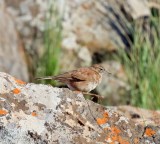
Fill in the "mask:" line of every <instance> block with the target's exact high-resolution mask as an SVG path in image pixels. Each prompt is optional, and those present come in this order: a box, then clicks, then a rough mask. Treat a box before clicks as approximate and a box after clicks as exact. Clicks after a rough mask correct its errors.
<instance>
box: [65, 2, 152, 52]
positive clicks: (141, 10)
mask: <svg viewBox="0 0 160 144" xmlns="http://www.w3.org/2000/svg"><path fill="white" fill-rule="evenodd" d="M65 6H66V7H65V9H64V21H63V34H64V37H65V39H63V41H64V42H63V43H65V42H66V40H70V39H72V36H73V35H76V38H75V39H76V40H77V44H79V45H80V46H86V47H87V48H89V50H90V51H91V52H97V51H99V50H101V49H103V50H106V51H113V50H117V49H119V48H125V47H128V45H130V40H129V37H128V35H130V32H129V31H130V30H129V29H131V21H130V18H132V19H133V20H137V19H138V18H141V17H145V16H150V8H149V7H148V5H147V1H146V0H141V1H139V0H134V1H132V0H119V1H117V0H100V1H96V0H89V1H86V0H80V1H77V0H73V1H66V3H65ZM124 12H125V13H124ZM70 37H71V38H70ZM74 46H75V48H76V47H77V45H76V44H75V43H74ZM67 47H68V46H67ZM70 47H72V48H73V44H72V43H71V46H70Z"/></svg>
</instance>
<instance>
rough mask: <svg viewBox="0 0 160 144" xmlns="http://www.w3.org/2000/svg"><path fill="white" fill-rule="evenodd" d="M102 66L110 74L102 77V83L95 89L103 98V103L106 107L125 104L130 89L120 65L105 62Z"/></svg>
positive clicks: (113, 62) (114, 62)
mask: <svg viewBox="0 0 160 144" xmlns="http://www.w3.org/2000/svg"><path fill="white" fill-rule="evenodd" d="M102 65H103V66H104V68H105V69H106V70H107V71H109V72H110V73H111V74H110V75H107V74H105V75H103V79H102V82H101V83H100V84H99V86H98V87H97V88H96V90H97V92H98V93H99V94H100V95H102V96H104V97H105V100H104V101H103V102H104V103H105V104H108V105H119V104H123V105H124V104H126V103H127V102H128V95H127V93H128V91H129V89H130V88H129V85H128V83H127V78H126V74H125V71H124V69H123V67H122V65H121V64H120V63H119V62H116V61H107V62H104V63H102ZM122 97H123V98H122Z"/></svg>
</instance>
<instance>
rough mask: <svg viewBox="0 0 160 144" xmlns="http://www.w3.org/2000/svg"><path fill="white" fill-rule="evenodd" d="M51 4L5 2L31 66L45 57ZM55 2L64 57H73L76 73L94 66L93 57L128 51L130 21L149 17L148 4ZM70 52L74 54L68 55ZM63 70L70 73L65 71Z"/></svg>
mask: <svg viewBox="0 0 160 144" xmlns="http://www.w3.org/2000/svg"><path fill="white" fill-rule="evenodd" d="M51 2H53V1H52V0H34V1H33V0H23V1H21V0H12V1H10V0H5V3H6V5H7V10H8V12H9V13H10V14H11V15H13V16H14V17H15V19H14V20H15V22H16V28H17V29H18V31H19V33H20V35H21V36H22V39H23V42H24V46H25V49H26V50H27V52H28V53H29V55H30V56H31V58H30V61H31V62H30V65H36V64H33V63H36V62H37V58H39V57H40V56H41V55H42V53H43V49H44V39H43V38H44V37H43V35H44V31H45V30H46V26H45V25H46V21H45V18H46V16H50V13H49V8H50V7H51V6H52V5H51ZM55 2H56V3H54V6H55V5H57V7H58V10H59V13H60V16H62V20H63V21H62V27H63V29H62V31H61V32H62V48H63V49H64V50H62V51H64V52H62V53H65V54H62V55H66V57H68V56H72V57H71V58H69V59H71V60H72V59H74V62H73V64H72V63H71V64H72V66H71V67H73V69H75V68H77V67H79V66H88V65H89V64H91V62H90V61H91V58H92V54H93V53H95V52H99V51H101V50H105V51H114V50H117V49H119V48H125V47H129V45H130V44H131V42H130V40H129V37H128V35H130V28H132V25H131V23H133V22H132V21H130V19H129V18H128V17H131V18H132V19H134V20H136V19H138V18H140V17H143V16H149V14H150V9H149V7H148V6H147V4H146V3H147V1H146V0H141V1H138V0H134V2H132V1H131V0H119V1H117V0H100V1H97V0H89V1H86V0H78V1H77V0H72V1H70V0H69V1H64V0H60V1H55ZM137 7H138V8H137ZM128 15H129V16H128ZM54 17H58V16H57V15H55V14H54V13H53V16H51V17H50V21H49V22H50V24H49V25H50V26H51V27H54V25H55V23H54V22H55V19H54ZM54 29H56V28H55V27H54ZM84 48H87V49H88V51H89V54H88V52H87V53H86V50H85V54H86V55H85V57H82V54H83V52H84ZM81 49H83V50H82V51H81ZM69 52H71V53H72V54H71V55H70V54H68V53H69ZM79 53H82V54H79ZM33 57H34V59H33ZM60 61H62V62H61V63H62V64H63V63H65V62H66V59H63V57H62V58H60ZM67 63H68V62H67ZM77 63H78V64H77ZM61 66H62V65H61ZM63 66H64V65H63ZM67 67H68V64H67ZM63 69H64V71H66V70H67V68H66V67H64V68H63Z"/></svg>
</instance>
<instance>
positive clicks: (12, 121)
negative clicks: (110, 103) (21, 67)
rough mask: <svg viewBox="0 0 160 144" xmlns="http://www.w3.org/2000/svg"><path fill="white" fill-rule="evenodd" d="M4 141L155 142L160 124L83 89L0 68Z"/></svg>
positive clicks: (51, 143)
mask: <svg viewBox="0 0 160 144" xmlns="http://www.w3.org/2000/svg"><path fill="white" fill-rule="evenodd" d="M0 122H1V123H0V124H1V125H0V141H1V143H2V144H10V143H12V144H22V143H25V144H35V143H41V144H45V143H48V144H56V143H60V144H64V143H66V144H71V143H76V144H81V143H84V144H85V143H121V144H129V143H155V144H158V142H159V140H160V130H159V127H158V126H152V125H148V126H143V125H139V124H137V123H135V122H133V121H132V120H130V119H128V118H126V117H125V116H123V115H121V114H119V113H118V112H117V111H116V110H114V108H105V107H104V106H101V105H98V104H96V103H93V102H92V101H89V100H85V99H84V97H83V95H82V94H81V93H79V94H76V93H74V92H72V91H70V90H69V89H64V88H56V87H52V86H49V85H43V84H33V83H28V84H26V83H24V82H22V81H21V80H17V79H15V78H14V77H12V76H10V75H8V74H6V73H0Z"/></svg>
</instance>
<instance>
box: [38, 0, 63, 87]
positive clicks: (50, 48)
mask: <svg viewBox="0 0 160 144" xmlns="http://www.w3.org/2000/svg"><path fill="white" fill-rule="evenodd" d="M56 4H57V3H56V0H53V1H52V3H48V6H49V12H48V16H46V24H45V32H44V53H43V56H42V57H41V58H40V60H39V61H40V62H39V64H38V68H37V77H39V76H51V75H57V74H58V73H59V69H60V67H59V60H60V54H61V41H62V36H61V33H62V25H61V16H60V15H59V13H58V9H57V6H56ZM42 82H43V83H46V84H48V83H49V84H52V85H55V82H54V81H50V80H44V81H41V83H42Z"/></svg>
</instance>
